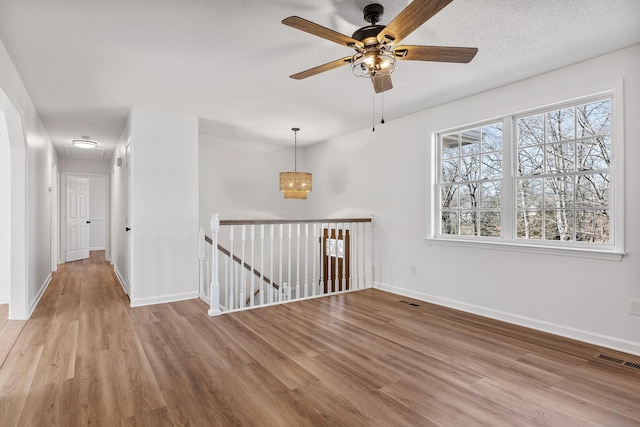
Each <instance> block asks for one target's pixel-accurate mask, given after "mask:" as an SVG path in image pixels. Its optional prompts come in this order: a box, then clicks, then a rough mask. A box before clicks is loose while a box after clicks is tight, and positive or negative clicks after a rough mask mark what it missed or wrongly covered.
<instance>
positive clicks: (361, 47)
mask: <svg viewBox="0 0 640 427" xmlns="http://www.w3.org/2000/svg"><path fill="white" fill-rule="evenodd" d="M452 1H453V0H413V1H412V2H411V3H410V4H409V5H408V6H407V7H406V8H405V9H404V10H403V11H402V12H400V14H399V15H398V16H396V17H395V19H393V20H392V21H391V22H390V23H389V25H386V26H385V25H378V24H377V23H378V22H380V18H381V17H382V14H383V12H384V7H382V5H380V4H377V3H374V4H370V5H368V6H366V7H365V8H364V19H365V21H367V22H369V23H370V24H371V25H367V26H364V27H362V28H359V29H357V30H356V31H355V33H353V35H352V36H351V37H349V36H346V35H344V34H341V33H338V32H337V31H334V30H331V29H329V28H326V27H323V26H322V25H318V24H316V23H314V22H311V21H307V20H306V19H303V18H300V17H298V16H290V17H288V18H285V19H283V20H282V23H283V24H285V25H288V26H290V27H293V28H296V29H298V30H301V31H305V32H307V33H309V34H313V35H315V36H318V37H322V38H323V39H327V40H329V41H332V42H335V43H338V44H341V45H343V46H346V47H349V48H353V49H355V51H356V53H355V55H353V56H345V57H344V58H340V59H337V60H335V61H331V62H328V63H326V64H323V65H319V66H317V67H314V68H310V69H308V70H306V71H302V72H300V73H297V74H293V75H291V76H290V77H291V78H292V79H296V80H301V79H305V78H307V77H311V76H314V75H316V74H319V73H322V72H324V71H329V70H333V69H334V68H338V67H341V66H343V65H346V64H351V69H352V71H353V73H354V74H355V75H356V76H358V77H369V78H371V82H372V83H373V88H374V90H375V91H376V92H378V93H379V92H384V91H386V90H389V89H391V88H393V84H392V83H391V73H392V72H393V70H394V69H395V64H396V59H400V60H405V61H437V62H458V63H468V62H470V61H471V60H472V59H473V57H474V56H475V55H476V53H477V52H478V49H477V48H475V47H445V46H409V45H407V46H404V45H398V43H400V41H401V40H402V39H404V38H405V37H407V36H408V35H409V34H411V33H412V32H413V31H414V30H415V29H417V28H418V27H419V26H420V25H422V24H423V23H425V22H426V21H427V20H429V19H430V18H431V17H433V16H434V15H435V14H436V13H438V12H439V11H440V10H442V9H443V8H444V7H445V6H446V5H448V4H449V3H451V2H452Z"/></svg>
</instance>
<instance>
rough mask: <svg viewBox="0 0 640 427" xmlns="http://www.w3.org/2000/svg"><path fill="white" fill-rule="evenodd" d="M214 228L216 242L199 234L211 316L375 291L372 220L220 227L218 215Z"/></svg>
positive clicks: (203, 280)
mask: <svg viewBox="0 0 640 427" xmlns="http://www.w3.org/2000/svg"><path fill="white" fill-rule="evenodd" d="M210 228H211V235H212V237H211V238H209V237H207V236H206V235H205V233H204V229H202V228H201V229H200V234H199V239H200V244H199V249H200V250H199V259H200V297H201V298H202V299H203V300H204V301H206V302H207V303H209V304H210V306H211V308H210V310H209V315H212V316H214V315H219V314H221V313H223V312H229V311H237V310H244V309H247V308H253V307H258V306H264V305H270V304H280V303H284V302H289V301H294V300H299V299H305V298H314V297H319V296H324V295H332V294H336V293H342V292H351V291H357V290H360V289H364V288H367V287H372V286H373V261H372V260H373V218H372V217H371V218H350V219H310V220H220V219H219V217H218V215H217V214H213V215H212V216H211V222H210ZM213 248H216V250H213ZM265 273H268V275H267V274H265ZM276 280H277V282H276ZM212 296H213V298H212Z"/></svg>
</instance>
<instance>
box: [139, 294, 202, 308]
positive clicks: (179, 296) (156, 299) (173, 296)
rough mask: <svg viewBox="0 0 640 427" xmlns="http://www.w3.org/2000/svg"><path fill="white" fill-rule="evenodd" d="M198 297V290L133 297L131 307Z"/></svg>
mask: <svg viewBox="0 0 640 427" xmlns="http://www.w3.org/2000/svg"><path fill="white" fill-rule="evenodd" d="M196 298H198V292H197V291H195V292H182V293H179V294H169V295H160V296H156V297H148V298H131V307H142V306H145V305H155V304H164V303H167V302H176V301H184V300H187V299H196Z"/></svg>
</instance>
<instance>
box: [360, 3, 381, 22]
mask: <svg viewBox="0 0 640 427" xmlns="http://www.w3.org/2000/svg"><path fill="white" fill-rule="evenodd" d="M383 13H384V7H382V5H381V4H378V3H374V4H370V5H368V6H365V7H364V20H365V21H367V22H370V23H371V25H376V22H380V18H382V14H383Z"/></svg>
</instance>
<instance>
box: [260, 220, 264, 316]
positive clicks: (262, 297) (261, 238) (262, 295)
mask: <svg viewBox="0 0 640 427" xmlns="http://www.w3.org/2000/svg"><path fill="white" fill-rule="evenodd" d="M260 305H264V224H261V225H260Z"/></svg>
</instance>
